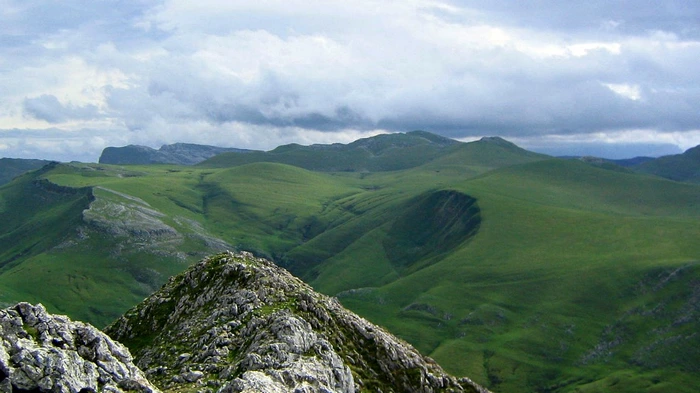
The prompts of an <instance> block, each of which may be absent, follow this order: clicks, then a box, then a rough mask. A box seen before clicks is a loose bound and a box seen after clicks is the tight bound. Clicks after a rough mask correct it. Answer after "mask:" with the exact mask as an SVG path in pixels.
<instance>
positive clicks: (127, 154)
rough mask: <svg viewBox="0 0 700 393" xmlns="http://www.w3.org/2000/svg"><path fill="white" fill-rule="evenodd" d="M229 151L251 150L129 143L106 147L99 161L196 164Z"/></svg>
mask: <svg viewBox="0 0 700 393" xmlns="http://www.w3.org/2000/svg"><path fill="white" fill-rule="evenodd" d="M229 152H234V153H246V152H249V150H246V149H237V148H226V147H217V146H207V145H196V144H192V143H174V144H172V145H163V146H161V148H160V149H158V150H156V149H153V148H151V147H148V146H139V145H128V146H124V147H107V148H105V149H104V150H103V151H102V154H101V155H100V159H99V162H100V164H113V165H149V164H174V165H195V164H197V163H200V162H202V161H204V160H206V159H208V158H211V157H214V156H215V155H217V154H221V153H229Z"/></svg>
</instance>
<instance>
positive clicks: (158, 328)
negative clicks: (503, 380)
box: [107, 253, 487, 393]
mask: <svg viewBox="0 0 700 393" xmlns="http://www.w3.org/2000/svg"><path fill="white" fill-rule="evenodd" d="M107 332H108V333H109V334H110V335H111V336H112V337H113V338H115V339H117V340H119V341H121V342H123V343H125V344H126V345H127V346H130V348H131V349H132V351H133V353H134V356H135V358H136V359H137V364H138V365H139V366H140V367H141V368H142V369H143V370H146V373H147V375H148V376H149V378H151V380H152V381H153V382H154V383H156V384H158V385H159V386H160V387H161V388H163V389H178V390H179V389H180V388H185V387H188V389H190V388H193V389H197V390H208V391H219V392H225V393H229V392H230V393H238V392H270V393H276V392H299V393H320V392H324V393H329V392H334V393H354V392H359V391H371V392H379V391H381V392H425V393H432V392H487V391H486V390H485V389H483V388H482V387H480V386H478V385H476V384H474V383H473V382H471V381H470V380H468V379H459V380H458V379H457V378H455V377H453V376H450V375H448V374H446V373H445V372H444V371H443V370H442V369H441V368H440V367H439V366H438V365H437V364H436V363H435V362H434V361H432V360H431V359H429V358H426V357H424V356H422V355H421V354H419V353H418V351H416V350H415V349H414V348H413V347H412V346H410V345H409V344H407V343H406V342H404V341H401V340H399V339H397V338H396V337H394V336H392V335H391V334H389V333H388V332H386V331H385V330H384V329H382V328H380V327H378V326H375V325H373V324H371V323H369V322H368V321H366V320H365V319H363V318H361V317H359V316H357V315H356V314H354V313H352V312H350V311H348V310H346V309H345V308H343V307H342V306H341V305H340V303H339V302H338V301H337V300H336V299H334V298H330V297H327V296H325V295H321V294H318V293H316V292H314V291H313V290H312V289H311V287H309V286H308V285H306V284H304V283H303V282H301V281H300V280H299V279H297V278H295V277H294V276H292V275H291V274H289V273H288V272H287V271H286V270H284V269H282V268H280V267H278V266H276V265H275V264H273V263H272V262H269V261H267V260H264V259H261V258H255V257H253V256H252V255H251V254H248V253H242V254H237V255H234V254H231V253H225V254H220V255H217V256H215V257H212V258H209V259H206V260H204V261H202V262H200V263H198V264H197V265H195V266H193V267H191V268H190V269H188V270H187V271H186V272H184V273H183V274H181V275H179V276H176V277H174V278H173V279H171V280H170V281H169V282H168V283H167V284H166V285H165V286H164V287H163V288H162V289H161V290H160V291H158V292H156V293H155V294H153V295H152V296H151V297H149V298H147V299H146V300H145V301H144V302H143V303H141V304H140V305H138V306H137V307H135V308H134V309H132V310H130V311H129V312H127V313H126V314H125V315H124V316H123V317H122V318H120V319H119V320H118V321H116V322H115V323H114V324H113V325H111V326H110V327H108V328H107ZM194 375H196V376H197V377H196V378H192V377H191V376H194Z"/></svg>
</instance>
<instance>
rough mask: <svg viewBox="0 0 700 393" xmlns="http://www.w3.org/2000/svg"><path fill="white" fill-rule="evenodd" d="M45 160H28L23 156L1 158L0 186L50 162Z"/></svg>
mask: <svg viewBox="0 0 700 393" xmlns="http://www.w3.org/2000/svg"><path fill="white" fill-rule="evenodd" d="M48 163H49V161H45V160H27V159H23V158H0V186H1V185H3V184H6V183H9V182H10V181H11V180H12V179H14V178H15V177H17V176H19V175H21V174H23V173H25V172H27V171H31V170H34V169H39V168H41V167H42V166H44V165H46V164H48Z"/></svg>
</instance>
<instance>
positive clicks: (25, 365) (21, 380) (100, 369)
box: [0, 303, 158, 393]
mask: <svg viewBox="0 0 700 393" xmlns="http://www.w3.org/2000/svg"><path fill="white" fill-rule="evenodd" d="M0 391H2V392H7V393H9V392H13V391H38V392H56V393H78V392H81V393H86V392H103V391H108V392H124V391H136V392H142V393H156V392H158V389H157V388H155V387H154V386H153V385H151V384H150V383H149V382H148V381H147V380H146V378H145V377H144V375H143V373H142V372H141V371H140V370H139V369H138V368H137V367H136V366H135V365H134V364H133V362H132V358H131V354H130V353H129V350H128V349H126V348H125V347H124V346H123V345H121V344H119V343H116V342H114V341H112V340H111V339H110V338H109V337H107V335H105V334H104V333H102V332H100V331H99V330H97V329H95V328H94V327H92V326H90V325H87V324H84V323H82V322H73V321H71V320H70V319H68V318H67V317H65V316H61V315H50V314H48V313H47V312H46V309H44V307H43V306H42V305H40V304H39V305H36V306H33V305H31V304H29V303H19V304H17V305H15V306H13V307H10V308H7V309H4V310H0Z"/></svg>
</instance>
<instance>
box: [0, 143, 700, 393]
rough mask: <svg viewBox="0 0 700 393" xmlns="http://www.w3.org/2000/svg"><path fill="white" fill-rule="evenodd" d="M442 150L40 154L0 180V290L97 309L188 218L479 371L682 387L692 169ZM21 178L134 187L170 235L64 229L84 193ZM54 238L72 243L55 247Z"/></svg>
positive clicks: (565, 386)
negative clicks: (193, 157) (679, 174)
mask: <svg viewBox="0 0 700 393" xmlns="http://www.w3.org/2000/svg"><path fill="white" fill-rule="evenodd" d="M421 138H422V137H421ZM378 141H379V142H378V144H377V145H376V146H374V145H371V144H370V145H367V143H369V142H371V141H369V142H368V141H364V142H363V143H365V145H364V147H362V149H361V150H358V149H355V150H352V151H353V152H354V153H353V154H359V153H358V152H360V151H364V152H371V153H372V154H379V153H381V154H380V155H382V157H394V156H392V155H396V157H399V156H401V154H399V150H396V149H395V147H394V144H395V143H396V141H391V140H388V139H386V140H383V139H382V140H378ZM380 142H381V143H380ZM385 142H386V143H385ZM421 143H423V142H421ZM418 146H420V145H418ZM355 147H357V146H355ZM414 147H415V146H414ZM372 149H374V150H372ZM300 151H301V152H303V154H301V153H299V152H300ZM406 151H408V152H413V153H415V150H410V149H409V150H404V152H406ZM442 152H443V153H442V154H441V155H435V156H430V157H429V158H426V157H427V156H420V157H413V158H410V157H408V158H407V157H402V159H404V160H405V161H396V162H399V163H400V166H402V167H408V168H410V169H407V170H401V171H387V170H386V169H388V167H386V166H384V167H382V169H384V170H383V171H380V172H362V171H355V172H339V173H320V172H311V171H308V170H305V169H301V168H299V167H293V166H289V165H285V164H280V163H269V162H268V163H264V162H253V163H238V164H240V165H237V166H234V167H221V168H217V167H207V166H200V167H176V166H125V167H120V166H109V165H93V164H70V165H59V166H56V167H54V168H52V169H50V170H47V171H44V172H42V173H37V174H34V175H32V176H34V177H33V178H31V177H27V178H26V180H25V181H18V180H16V181H15V182H13V183H10V184H8V185H7V186H5V187H3V188H1V189H0V208H1V209H2V214H4V216H3V217H6V220H5V222H6V224H5V225H4V226H3V233H2V234H0V241H3V239H6V242H5V243H4V244H5V245H6V246H5V249H4V251H3V253H2V254H0V256H2V258H4V259H3V260H5V261H7V260H10V259H11V260H12V261H11V262H12V263H9V262H8V263H6V267H5V268H3V269H2V270H0V287H1V288H3V290H2V292H1V293H0V300H1V301H4V302H10V301H15V300H29V301H42V302H44V303H45V304H47V306H48V307H49V309H50V310H56V311H59V312H65V313H68V314H69V315H71V316H74V317H76V318H81V319H86V320H88V321H92V322H95V323H97V324H98V325H104V324H105V323H107V322H109V318H114V317H116V316H117V315H118V314H119V313H121V312H122V311H123V310H125V309H126V308H128V307H129V306H131V305H133V304H134V303H136V302H137V301H139V300H140V298H142V297H143V296H145V294H147V293H148V292H149V291H150V290H152V289H153V288H155V287H156V286H157V285H160V284H162V283H163V282H164V281H165V280H166V278H167V277H168V275H170V274H173V273H176V272H178V271H180V270H182V269H183V268H184V267H185V266H186V265H187V264H189V263H192V262H193V261H195V260H196V259H197V258H198V255H201V254H202V253H203V252H206V251H207V246H206V244H204V243H203V241H202V240H201V239H200V238H198V237H197V236H196V235H197V234H199V233H200V232H205V233H206V234H207V235H209V236H215V237H218V238H220V239H222V240H224V241H226V242H227V243H228V244H230V245H232V246H234V247H237V248H240V249H246V250H251V251H254V252H256V253H257V254H260V255H265V256H268V257H271V258H273V259H275V261H276V262H277V263H279V264H280V265H283V266H284V267H286V268H288V269H289V270H291V271H292V272H293V273H295V274H296V275H298V276H299V277H301V278H303V279H304V280H306V281H307V282H309V283H311V284H312V285H313V286H314V287H315V288H316V289H318V290H320V291H322V292H324V293H327V294H330V295H338V297H339V298H340V300H341V301H342V302H343V304H345V305H346V306H347V307H349V308H351V309H353V310H354V311H357V312H358V313H359V314H361V315H363V316H365V317H367V318H369V319H370V320H372V321H374V322H377V323H379V324H381V325H384V326H386V327H387V328H389V330H390V331H392V332H394V333H396V334H398V335H399V336H400V337H402V338H404V339H406V340H407V341H409V342H411V343H412V344H414V345H415V346H416V347H417V348H419V349H420V350H421V351H422V352H423V353H425V354H428V355H430V356H432V357H434V358H435V359H436V360H437V361H438V362H439V363H440V364H441V365H442V366H443V367H444V368H446V369H447V370H448V371H449V372H452V373H454V374H456V375H465V376H469V377H470V378H472V379H474V380H475V381H477V382H479V383H482V384H484V385H487V386H489V387H490V388H492V389H493V390H494V391H502V392H509V391H531V392H540V391H550V392H569V391H572V392H573V391H576V389H578V390H579V391H581V392H597V391H620V392H623V391H624V392H632V391H647V392H654V391H660V390H661V389H663V388H668V387H669V386H675V387H677V388H678V391H684V389H685V390H686V391H690V390H691V389H692V387H693V386H695V385H696V384H697V383H698V380H697V378H694V377H691V376H690V375H689V374H692V373H693V372H695V371H697V370H695V369H693V367H694V366H693V365H694V364H700V354H698V353H697V351H694V350H693V348H698V347H700V343H698V342H697V338H694V337H695V336H693V333H694V332H696V331H697V330H698V329H700V326H698V322H697V321H698V320H700V318H699V315H698V313H699V311H698V305H697V298H698V296H700V294H699V293H698V291H700V289H698V288H697V282H698V280H699V279H700V271H699V268H698V265H697V263H698V261H700V242H698V241H697V239H698V238H699V237H700V220H699V218H700V186H698V185H693V184H686V183H678V182H673V181H669V180H663V179H660V178H656V177H651V176H646V175H638V174H632V173H629V172H621V171H611V170H606V169H604V168H598V167H594V166H591V165H588V164H586V163H582V162H578V161H566V160H558V159H550V158H547V157H544V156H541V155H537V154H534V153H530V152H525V151H523V150H521V149H519V148H517V147H515V146H513V145H510V144H507V143H506V142H503V141H499V140H487V141H480V142H476V143H473V144H458V145H452V146H446V147H444V148H442ZM292 153H294V154H301V155H300V156H299V157H302V156H303V157H306V158H304V159H308V160H312V159H313V160H315V161H313V162H316V163H319V162H324V160H328V158H327V157H326V158H324V157H320V158H319V156H314V155H310V153H309V150H308V149H300V148H299V147H295V146H288V147H283V148H280V149H278V151H277V152H276V153H275V154H286V155H287V156H289V155H290V154H292ZM431 154H433V153H431ZM241 156H243V155H241ZM251 157H253V156H251ZM353 157H354V156H353ZM396 157H394V158H391V160H394V159H395V158H396ZM253 158H254V157H253ZM356 158H357V157H355V158H352V160H350V161H351V162H353V163H358V162H359V161H358V160H356ZM248 159H250V158H248ZM299 159H301V158H299ZM377 160H379V161H376V160H375V161H374V162H375V163H376V162H380V161H381V159H377ZM391 160H390V161H391ZM350 161H348V162H350ZM418 164H421V165H418ZM373 165H374V164H373ZM382 165H384V164H382ZM36 178H45V179H48V180H49V181H51V182H53V183H55V184H58V185H61V186H70V187H93V188H92V193H93V195H94V196H95V197H96V198H98V200H103V201H108V202H111V203H121V204H125V205H126V204H129V203H132V204H135V205H138V206H147V207H148V208H149V209H152V210H154V211H156V212H158V213H159V214H162V217H161V218H160V219H161V220H162V221H163V223H165V224H167V225H169V226H171V227H172V228H175V229H176V230H177V231H178V233H180V234H181V235H182V236H181V241H180V242H179V243H178V242H175V243H173V244H170V243H168V244H164V245H163V246H162V247H164V248H163V250H168V251H167V252H164V251H163V252H160V253H158V252H154V251H153V250H152V249H150V251H149V249H148V247H146V246H145V245H144V244H140V243H138V242H136V243H133V242H132V243H129V242H127V241H126V240H124V239H122V240H119V241H117V242H115V241H113V240H111V239H110V238H109V237H100V236H98V233H96V232H89V231H88V232H89V234H90V237H89V238H88V239H87V240H83V241H81V242H79V241H77V238H76V236H77V235H76V234H77V233H78V230H77V228H78V227H80V226H81V225H84V224H83V223H82V218H81V215H80V212H81V210H82V209H83V208H84V203H85V200H83V199H80V198H82V197H77V196H75V200H74V199H71V198H73V197H71V198H68V199H61V198H58V199H55V200H52V201H51V203H49V204H46V205H45V206H43V205H41V202H40V201H41V199H36V200H33V199H31V198H26V195H27V193H28V192H31V191H32V188H31V187H33V186H32V184H34V183H32V180H31V179H36ZM75 195H78V194H75ZM130 197H137V198H139V201H133V200H131V199H129V198H130ZM451 198H452V199H451ZM32 201H33V202H32ZM460 201H462V202H464V201H470V202H471V201H475V202H474V203H473V204H469V203H459V202H460ZM27 203H30V204H33V205H31V206H34V208H33V210H32V213H31V214H29V213H27V209H26V208H25V207H26V206H29V205H26V206H25V205H22V204H27ZM81 203H82V205H81ZM146 204H147V205H146ZM471 208H474V209H476V208H478V217H479V221H478V226H475V225H470V224H469V223H470V222H471V221H470V220H468V219H466V220H459V219H457V218H468V217H472V216H474V214H475V212H476V210H470V209H471ZM468 211H469V212H471V213H470V214H465V212H468ZM186 220H190V221H186ZM187 222H194V223H196V224H197V225H192V224H187ZM32 223H34V224H33V225H34V226H32ZM472 223H473V222H472ZM25 225H29V226H27V227H26V228H24V226H25ZM22 228H24V229H22ZM13 236H14V237H13ZM10 239H12V240H10ZM67 240H72V241H74V242H75V244H74V245H72V246H70V247H57V246H58V245H60V244H62V243H64V242H66V241H67ZM120 242H121V243H120ZM34 244H37V245H34ZM71 244H73V243H71ZM127 246H128V247H127ZM158 246H159V247H160V245H158ZM120 247H121V248H120ZM24 250H30V251H28V252H24V253H23V251H24ZM118 250H119V251H118ZM178 252H179V253H181V255H184V258H178V257H176V256H175V255H176V254H177V253H178ZM178 255H180V254H178ZM13 258H14V259H13ZM674 272H676V273H674ZM26 277H30V278H26ZM693 299H695V300H693ZM100 313H102V314H100ZM597 347H598V348H607V349H606V350H599V351H598V352H600V353H597V352H596V348H597Z"/></svg>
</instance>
